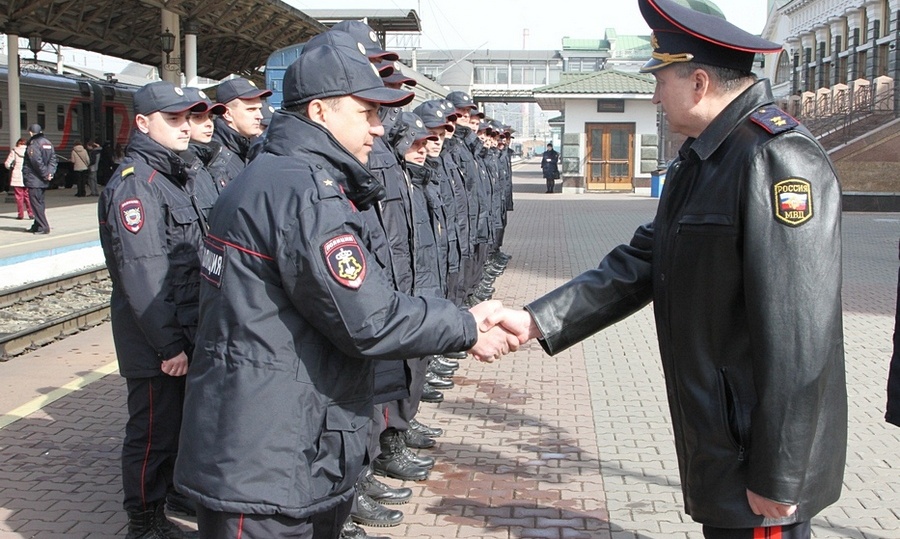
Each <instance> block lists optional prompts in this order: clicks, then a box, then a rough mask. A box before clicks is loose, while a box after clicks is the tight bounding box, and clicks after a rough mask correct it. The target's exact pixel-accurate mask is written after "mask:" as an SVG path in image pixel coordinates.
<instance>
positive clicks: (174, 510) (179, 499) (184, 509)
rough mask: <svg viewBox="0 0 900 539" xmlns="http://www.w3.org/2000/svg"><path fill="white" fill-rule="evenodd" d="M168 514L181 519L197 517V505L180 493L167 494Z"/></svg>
mask: <svg viewBox="0 0 900 539" xmlns="http://www.w3.org/2000/svg"><path fill="white" fill-rule="evenodd" d="M166 513H168V514H170V515H175V516H179V517H195V516H197V505H196V504H195V503H194V502H193V500H191V499H190V498H188V497H187V496H185V495H184V494H182V493H180V492H175V491H172V492H170V493H168V494H166Z"/></svg>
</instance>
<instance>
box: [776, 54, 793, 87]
mask: <svg viewBox="0 0 900 539" xmlns="http://www.w3.org/2000/svg"><path fill="white" fill-rule="evenodd" d="M790 80H791V57H790V56H789V55H788V53H787V51H781V54H779V55H778V67H777V68H776V70H775V84H781V83H784V82H790Z"/></svg>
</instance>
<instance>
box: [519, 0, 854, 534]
mask: <svg viewBox="0 0 900 539" xmlns="http://www.w3.org/2000/svg"><path fill="white" fill-rule="evenodd" d="M639 5H640V9H641V13H642V15H643V16H644V19H645V20H646V21H647V24H648V25H649V26H650V28H651V29H652V30H653V37H652V44H653V53H652V58H651V60H650V61H649V62H647V63H646V64H645V65H644V67H643V71H644V72H647V73H652V74H653V75H654V76H655V77H656V81H657V85H656V92H655V94H654V96H653V102H654V103H657V104H661V105H662V110H663V112H664V113H665V115H666V119H667V121H668V123H669V126H670V127H671V128H672V130H673V131H675V132H678V133H682V134H684V135H686V136H687V137H688V138H687V140H686V141H685V142H684V144H683V145H682V147H681V149H680V150H679V152H678V156H677V157H676V158H675V160H674V161H673V162H672V164H671V165H670V166H669V168H668V174H667V180H666V189H665V192H664V193H663V195H662V198H661V199H660V201H659V208H658V210H657V214H656V218H655V219H654V220H653V222H652V223H649V224H647V225H644V226H642V227H640V228H639V229H638V230H637V232H636V233H635V235H634V236H633V238H632V239H631V242H630V244H629V245H622V246H620V247H618V248H616V249H614V250H613V251H612V252H611V253H610V254H608V255H607V256H606V258H604V259H603V260H602V261H601V262H600V266H599V268H598V269H596V270H591V271H588V272H586V273H583V274H582V275H580V276H578V277H576V278H575V279H574V280H572V281H571V282H569V283H568V284H565V285H563V286H562V287H560V288H558V289H557V290H555V291H553V292H550V293H549V294H547V295H546V296H544V297H542V298H540V299H538V300H537V301H534V302H532V303H531V304H529V305H528V306H527V307H526V309H527V310H525V311H510V312H508V313H505V315H506V316H508V317H509V318H508V322H507V323H508V324H509V326H510V327H511V328H512V327H513V326H516V325H518V328H519V331H522V332H523V336H524V334H529V335H530V336H532V337H537V338H539V339H541V344H542V345H543V347H544V349H545V350H546V351H547V352H548V353H551V354H555V353H557V352H559V351H561V350H564V349H566V348H567V347H569V346H571V345H573V344H575V343H577V342H578V341H580V340H582V339H584V338H586V337H587V336H589V335H591V334H593V333H595V332H596V331H598V330H600V329H602V328H604V327H606V326H608V325H610V324H613V323H615V322H616V321H618V320H621V319H622V318H624V317H626V316H628V315H630V314H632V313H634V312H635V311H637V310H639V309H641V308H642V307H643V306H644V305H646V304H647V303H648V302H650V301H653V304H654V308H653V312H654V314H655V317H656V328H657V335H658V338H659V345H660V355H661V359H662V364H663V372H664V374H665V378H666V389H667V395H668V401H669V409H670V412H671V414H672V424H673V430H674V434H675V448H676V454H677V457H678V465H679V470H680V474H681V485H682V493H683V495H684V502H685V509H686V511H687V513H688V514H690V515H691V517H692V518H693V519H694V520H695V521H697V522H699V523H701V524H702V525H703V535H704V536H705V537H707V538H709V539H753V538H757V537H781V538H783V539H807V538H809V537H810V520H811V519H812V518H813V517H814V516H815V515H816V514H818V513H819V512H820V511H822V510H823V509H825V508H826V507H828V506H829V505H830V504H832V503H834V502H835V501H836V500H837V499H838V498H839V497H840V493H841V485H842V478H843V472H844V464H845V459H846V446H847V391H846V382H845V374H844V346H843V338H842V331H843V329H842V324H841V189H840V185H839V182H838V179H837V177H836V174H835V171H834V167H833V166H832V164H831V162H830V161H829V159H828V155H827V153H826V152H825V150H824V149H823V148H822V147H821V145H819V143H818V142H817V141H816V139H815V137H813V136H812V134H810V132H809V131H808V130H807V129H806V128H804V127H803V126H802V125H800V124H799V123H798V122H797V121H796V120H794V119H793V118H791V116H789V115H788V114H786V113H785V112H783V111H781V110H779V109H778V107H776V106H775V104H774V98H773V96H772V92H771V88H770V85H769V82H768V81H767V80H759V81H758V80H756V77H755V76H754V75H753V74H752V67H753V63H754V55H755V54H758V53H775V52H777V51H779V50H780V49H781V47H780V46H779V45H778V44H776V43H772V42H769V41H766V40H764V39H761V38H760V37H758V36H754V35H751V34H748V33H747V32H744V31H743V30H741V29H739V28H737V27H735V26H733V25H731V24H729V23H727V22H726V21H725V20H723V19H721V18H718V17H715V16H713V15H707V14H704V13H699V12H696V11H693V10H691V9H690V8H686V7H683V6H682V5H680V4H678V3H677V2H676V1H675V0H639ZM663 531H665V530H663ZM679 531H682V530H679Z"/></svg>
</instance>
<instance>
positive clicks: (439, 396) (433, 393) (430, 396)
mask: <svg viewBox="0 0 900 539" xmlns="http://www.w3.org/2000/svg"><path fill="white" fill-rule="evenodd" d="M423 385H424V386H425V387H424V389H423V390H422V402H444V394H443V393H441V392H440V391H438V390H437V389H436V388H435V387H434V386H432V385H431V384H429V383H428V382H425V383H424V384H423Z"/></svg>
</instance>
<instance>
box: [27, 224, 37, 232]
mask: <svg viewBox="0 0 900 539" xmlns="http://www.w3.org/2000/svg"><path fill="white" fill-rule="evenodd" d="M37 231H38V226H37V225H31V228H26V229H25V232H31V233H32V234H34V233H35V232H37Z"/></svg>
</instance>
